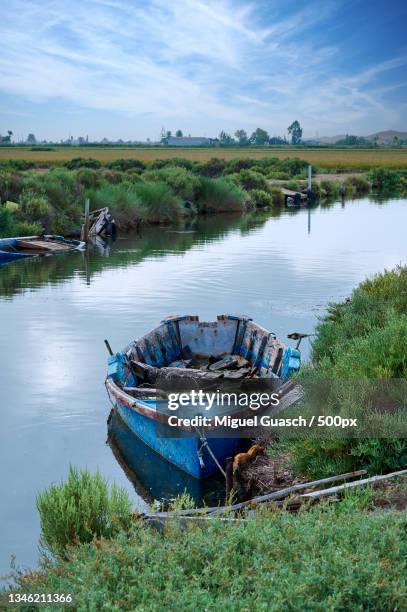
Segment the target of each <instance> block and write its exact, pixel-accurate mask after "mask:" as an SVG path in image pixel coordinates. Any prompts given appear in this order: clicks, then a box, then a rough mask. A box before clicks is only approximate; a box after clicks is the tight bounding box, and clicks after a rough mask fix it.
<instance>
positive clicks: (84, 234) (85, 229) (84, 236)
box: [81, 198, 90, 242]
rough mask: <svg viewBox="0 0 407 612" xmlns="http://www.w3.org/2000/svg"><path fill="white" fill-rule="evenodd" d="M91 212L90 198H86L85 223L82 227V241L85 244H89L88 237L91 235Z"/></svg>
mask: <svg viewBox="0 0 407 612" xmlns="http://www.w3.org/2000/svg"><path fill="white" fill-rule="evenodd" d="M89 210H90V201H89V198H86V200H85V222H84V224H83V226H82V232H81V240H83V242H87V241H88V235H89Z"/></svg>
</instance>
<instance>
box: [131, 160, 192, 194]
mask: <svg viewBox="0 0 407 612" xmlns="http://www.w3.org/2000/svg"><path fill="white" fill-rule="evenodd" d="M143 179H144V180H145V181H147V182H148V181H158V182H164V183H167V185H169V186H170V187H171V189H172V190H173V191H174V193H175V194H176V195H178V196H180V197H181V198H183V199H184V200H194V199H195V196H196V193H197V192H198V190H199V187H200V182H199V178H198V177H197V176H194V175H193V174H192V172H189V171H188V170H186V169H185V168H181V167H178V168H175V167H173V166H166V167H164V168H162V169H161V170H150V171H147V172H145V173H144V175H143Z"/></svg>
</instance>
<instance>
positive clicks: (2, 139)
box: [0, 130, 13, 144]
mask: <svg viewBox="0 0 407 612" xmlns="http://www.w3.org/2000/svg"><path fill="white" fill-rule="evenodd" d="M12 135H13V132H12V131H11V130H7V136H2V135H1V134H0V143H1V144H9V143H10V142H11V137H12Z"/></svg>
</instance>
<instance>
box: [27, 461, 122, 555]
mask: <svg viewBox="0 0 407 612" xmlns="http://www.w3.org/2000/svg"><path fill="white" fill-rule="evenodd" d="M37 508H38V512H39V514H40V521H41V544H42V545H43V546H44V547H45V548H47V549H48V550H49V551H50V552H51V553H52V554H53V555H55V556H60V557H64V556H65V555H66V554H67V553H66V548H67V547H68V546H69V545H73V544H79V543H86V542H91V541H92V540H93V539H94V538H111V537H112V536H114V535H115V534H117V533H118V532H119V531H120V530H121V529H125V528H128V527H129V526H130V522H131V503H130V500H129V497H128V495H127V493H126V491H125V490H124V489H122V488H120V487H117V486H116V485H114V484H113V485H112V487H111V491H110V492H109V487H108V484H107V481H106V480H105V479H104V478H102V476H101V475H100V474H99V472H96V474H94V475H91V474H90V473H89V472H88V471H87V470H77V469H76V468H74V467H72V466H71V467H70V468H69V475H68V478H67V480H66V481H65V482H62V483H61V484H59V485H55V484H54V485H51V486H50V487H49V489H47V490H45V491H44V492H43V493H40V494H39V495H38V497H37Z"/></svg>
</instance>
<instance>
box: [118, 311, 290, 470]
mask: <svg viewBox="0 0 407 612" xmlns="http://www.w3.org/2000/svg"><path fill="white" fill-rule="evenodd" d="M110 353H111V355H110V357H109V360H108V375H107V379H106V388H107V391H108V393H109V395H110V397H111V398H112V399H114V402H115V405H116V408H117V410H118V412H119V414H120V416H121V418H122V419H123V420H124V421H125V423H126V424H127V425H128V427H129V428H130V429H131V431H132V432H133V433H134V434H135V435H137V436H138V437H139V438H141V440H143V442H144V443H145V444H147V445H148V446H150V447H151V448H152V449H153V450H154V451H156V452H157V453H158V454H159V455H161V456H162V457H163V458H164V459H166V460H167V461H170V462H171V463H173V464H175V465H176V466H177V467H179V468H180V469H182V470H184V471H186V472H187V473H188V474H191V475H192V476H194V477H196V478H204V477H208V476H211V475H212V474H214V473H215V472H216V471H217V470H218V469H219V466H224V465H225V460H226V458H227V457H230V456H233V455H234V454H236V452H238V451H239V450H240V445H241V438H240V435H239V431H238V430H237V431H236V433H235V434H234V435H233V436H232V437H224V438H221V437H211V438H210V448H208V441H207V440H206V438H205V437H204V434H203V432H201V434H199V433H198V432H196V435H189V436H187V437H179V436H178V437H174V436H175V434H174V433H173V432H174V429H173V428H172V427H170V426H169V425H168V424H167V425H166V424H165V423H166V421H167V420H168V412H167V411H166V410H162V409H160V404H161V405H162V400H160V396H159V392H158V391H157V389H159V388H163V383H164V386H165V385H166V388H167V389H168V388H169V387H168V383H169V385H170V389H171V383H173V385H174V387H176V386H177V385H178V384H179V383H180V382H182V381H183V380H185V381H188V380H191V379H192V380H193V381H194V383H195V384H196V385H197V388H205V387H206V388H212V389H214V388H216V384H217V383H218V381H220V380H221V379H222V382H223V381H224V380H225V379H226V380H228V381H235V382H236V381H239V380H245V379H250V378H251V379H253V378H257V379H276V383H283V382H284V381H285V380H287V378H289V377H290V376H291V375H292V374H293V373H294V372H297V371H298V369H299V367H300V352H299V351H298V349H296V348H292V347H290V346H288V345H286V344H284V343H283V342H281V340H280V339H279V338H278V337H277V336H276V335H275V334H274V333H272V332H269V331H267V330H266V329H264V328H263V327H261V326H260V325H257V324H256V323H254V322H253V321H252V319H250V318H249V317H246V316H233V315H219V316H218V317H217V320H216V321H209V322H204V321H199V317H197V316H177V317H168V318H166V319H164V320H163V321H162V323H161V324H160V325H159V326H158V327H156V328H155V329H153V330H152V331H151V332H149V333H148V334H146V335H145V336H143V337H142V338H140V339H138V340H135V341H133V342H131V343H130V344H129V345H128V346H127V347H126V348H125V349H124V350H123V351H122V352H119V353H116V354H113V353H112V351H111V350H110ZM174 390H175V388H174ZM227 414H228V415H229V416H231V417H232V418H237V417H240V416H242V415H243V414H246V415H247V408H246V409H245V410H242V407H241V406H236V405H235V406H233V407H232V408H231V409H229V411H228V413H227ZM158 427H159V431H160V434H159V433H158ZM163 428H164V430H165V428H168V431H167V432H166V433H164V435H163Z"/></svg>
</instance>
